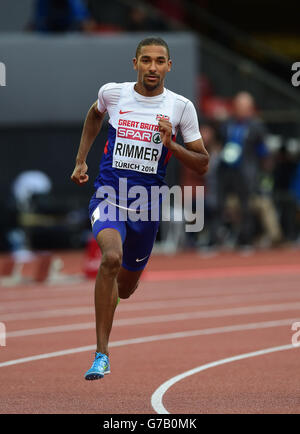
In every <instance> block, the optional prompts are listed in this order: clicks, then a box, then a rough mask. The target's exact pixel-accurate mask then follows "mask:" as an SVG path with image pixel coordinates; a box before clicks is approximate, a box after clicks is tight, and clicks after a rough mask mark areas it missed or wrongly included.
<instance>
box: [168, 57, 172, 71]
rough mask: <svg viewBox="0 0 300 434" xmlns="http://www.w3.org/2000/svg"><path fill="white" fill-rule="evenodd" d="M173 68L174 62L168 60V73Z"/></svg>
mask: <svg viewBox="0 0 300 434" xmlns="http://www.w3.org/2000/svg"><path fill="white" fill-rule="evenodd" d="M171 68H172V60H171V59H170V60H168V72H169V71H171Z"/></svg>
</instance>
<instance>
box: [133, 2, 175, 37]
mask: <svg viewBox="0 0 300 434" xmlns="http://www.w3.org/2000/svg"><path fill="white" fill-rule="evenodd" d="M127 30H128V31H130V32H144V31H154V32H155V31H167V30H169V27H168V26H167V24H166V23H165V22H164V21H163V20H162V19H160V18H159V17H152V16H150V15H149V14H148V13H147V9H146V8H145V7H144V6H142V5H139V6H134V7H132V8H131V9H130V11H129V19H128V24H127Z"/></svg>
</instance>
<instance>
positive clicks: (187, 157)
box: [158, 120, 209, 175]
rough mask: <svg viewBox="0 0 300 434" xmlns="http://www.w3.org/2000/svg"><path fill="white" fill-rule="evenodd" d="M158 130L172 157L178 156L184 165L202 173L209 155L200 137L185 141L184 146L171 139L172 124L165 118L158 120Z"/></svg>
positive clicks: (205, 169) (204, 171) (206, 165)
mask: <svg viewBox="0 0 300 434" xmlns="http://www.w3.org/2000/svg"><path fill="white" fill-rule="evenodd" d="M158 125H159V132H160V135H161V139H162V142H163V144H164V146H166V147H167V148H169V149H170V150H171V151H172V153H173V155H174V157H176V158H178V160H179V161H181V162H182V163H183V164H184V165H185V166H187V167H188V168H190V169H192V170H194V171H195V172H197V173H199V175H204V174H205V173H206V172H207V169H208V162H209V155H208V152H207V150H206V149H205V146H204V143H203V140H202V139H198V140H195V141H193V142H189V143H185V146H186V148H184V147H183V146H180V145H179V144H178V143H176V142H174V141H173V140H172V124H171V122H169V121H166V120H160V121H159V122H158Z"/></svg>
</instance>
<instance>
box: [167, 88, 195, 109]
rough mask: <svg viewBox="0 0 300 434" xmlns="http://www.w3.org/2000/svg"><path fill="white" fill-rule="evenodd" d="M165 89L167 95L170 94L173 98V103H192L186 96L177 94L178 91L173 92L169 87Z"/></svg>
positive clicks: (183, 104)
mask: <svg viewBox="0 0 300 434" xmlns="http://www.w3.org/2000/svg"><path fill="white" fill-rule="evenodd" d="M166 91H167V95H168V94H169V95H170V96H172V97H173V98H174V99H175V104H178V105H182V106H185V105H187V104H188V103H191V104H193V103H192V101H191V100H189V99H188V98H186V97H185V96H183V95H179V94H178V93H176V92H173V91H172V90H170V89H166Z"/></svg>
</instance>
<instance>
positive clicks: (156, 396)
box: [151, 344, 296, 414]
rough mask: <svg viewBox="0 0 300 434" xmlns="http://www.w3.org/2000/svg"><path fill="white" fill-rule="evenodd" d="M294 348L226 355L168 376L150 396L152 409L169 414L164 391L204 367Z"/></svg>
mask: <svg viewBox="0 0 300 434" xmlns="http://www.w3.org/2000/svg"><path fill="white" fill-rule="evenodd" d="M294 348H296V347H295V346H294V345H292V344H289V345H282V346H279V347H271V348H265V349H263V350H259V351H253V352H251V353H246V354H239V355H237V356H233V357H227V358H226V359H221V360H217V361H215V362H211V363H207V364H205V365H202V366H198V367H197V368H194V369H191V370H189V371H186V372H183V373H182V374H179V375H177V376H176V377H173V378H170V380H168V381H166V382H165V383H163V384H162V385H161V386H159V388H158V389H156V390H155V392H154V393H153V395H152V397H151V405H152V407H153V409H154V410H155V411H156V413H158V414H170V412H168V411H167V410H166V408H165V407H164V405H163V403H162V400H163V396H164V394H165V393H166V391H167V390H168V389H170V387H172V386H173V385H174V384H175V383H178V382H179V381H181V380H183V379H184V378H186V377H189V376H191V375H194V374H197V373H198V372H202V371H205V370H206V369H210V368H215V367H216V366H220V365H224V364H225V363H231V362H236V361H237V360H243V359H248V358H250V357H257V356H263V355H265V354H270V353H275V352H276V351H285V350H291V349H294Z"/></svg>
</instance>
